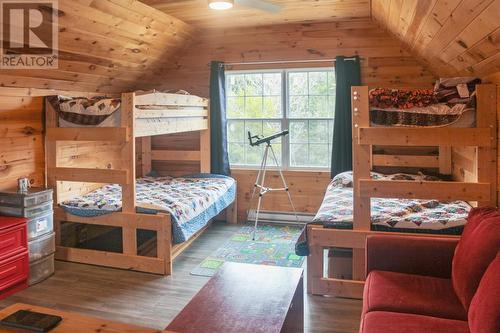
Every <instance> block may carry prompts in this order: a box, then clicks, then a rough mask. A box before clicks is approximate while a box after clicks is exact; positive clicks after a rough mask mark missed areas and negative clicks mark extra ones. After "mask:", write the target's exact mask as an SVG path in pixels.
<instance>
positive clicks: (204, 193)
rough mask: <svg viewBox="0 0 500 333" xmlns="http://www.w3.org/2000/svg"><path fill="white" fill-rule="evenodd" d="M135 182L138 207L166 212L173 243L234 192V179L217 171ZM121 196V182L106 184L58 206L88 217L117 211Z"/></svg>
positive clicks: (226, 202)
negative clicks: (169, 219)
mask: <svg viewBox="0 0 500 333" xmlns="http://www.w3.org/2000/svg"><path fill="white" fill-rule="evenodd" d="M136 184H137V185H136V201H137V203H136V205H137V210H138V211H139V212H142V213H156V212H166V213H169V214H170V215H171V219H172V225H173V230H174V237H175V236H177V237H175V238H176V241H175V242H176V243H179V242H182V241H185V240H187V239H188V238H189V236H191V235H192V234H193V233H194V232H196V231H198V230H199V229H200V228H201V227H203V226H204V225H205V224H206V223H207V222H208V221H209V220H210V219H211V218H212V217H214V216H216V215H217V214H218V213H219V212H220V211H222V210H223V209H224V208H226V207H227V206H228V205H229V204H231V203H232V202H233V201H234V198H235V195H236V193H235V187H236V186H235V181H234V179H232V178H230V177H225V176H219V175H207V174H201V175H196V176H193V177H184V178H172V177H143V178H139V179H137V182H136ZM121 200H122V194H121V186H120V185H118V184H109V185H105V186H103V187H101V188H99V189H97V190H95V191H92V192H90V193H88V194H86V195H84V196H79V197H75V198H73V199H71V200H68V201H65V202H63V203H62V204H61V206H62V207H63V208H64V209H65V210H66V211H68V212H69V213H71V214H73V215H78V216H85V217H89V216H99V215H103V214H108V213H111V212H116V211H120V210H121V206H122V202H121Z"/></svg>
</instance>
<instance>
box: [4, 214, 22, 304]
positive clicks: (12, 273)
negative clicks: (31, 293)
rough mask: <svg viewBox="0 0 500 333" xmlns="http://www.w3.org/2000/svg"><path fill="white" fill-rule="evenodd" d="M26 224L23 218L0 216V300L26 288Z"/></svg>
mask: <svg viewBox="0 0 500 333" xmlns="http://www.w3.org/2000/svg"><path fill="white" fill-rule="evenodd" d="M26 222H27V219H25V218H20V217H7V216H0V299H2V298H5V297H7V296H9V295H12V294H13V293H15V292H17V291H20V290H22V289H24V288H26V287H27V286H28V285H27V280H28V275H29V254H28V231H27V225H26Z"/></svg>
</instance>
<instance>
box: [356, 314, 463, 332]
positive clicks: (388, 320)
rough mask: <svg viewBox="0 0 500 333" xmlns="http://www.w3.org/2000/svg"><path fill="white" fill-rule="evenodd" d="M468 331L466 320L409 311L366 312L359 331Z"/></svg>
mask: <svg viewBox="0 0 500 333" xmlns="http://www.w3.org/2000/svg"><path fill="white" fill-rule="evenodd" d="M402 332H404V333H422V332H429V333H431V332H432V333H450V332H453V333H469V332H470V331H469V326H468V325H467V322H466V321H462V320H454V319H444V318H436V317H430V316H422V315H416V314H410V313H396V312H384V311H374V312H369V313H367V314H366V315H365V316H364V317H363V319H362V321H361V328H360V333H402Z"/></svg>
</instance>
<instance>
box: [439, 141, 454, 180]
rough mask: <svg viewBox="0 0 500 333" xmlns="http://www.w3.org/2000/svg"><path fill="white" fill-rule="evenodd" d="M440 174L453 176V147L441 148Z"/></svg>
mask: <svg viewBox="0 0 500 333" xmlns="http://www.w3.org/2000/svg"><path fill="white" fill-rule="evenodd" d="M439 173H440V174H443V175H449V174H451V146H439Z"/></svg>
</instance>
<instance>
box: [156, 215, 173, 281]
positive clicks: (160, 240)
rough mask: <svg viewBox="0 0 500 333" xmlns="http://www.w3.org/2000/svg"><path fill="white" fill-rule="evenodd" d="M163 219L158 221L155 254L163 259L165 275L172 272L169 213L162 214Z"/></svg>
mask: <svg viewBox="0 0 500 333" xmlns="http://www.w3.org/2000/svg"><path fill="white" fill-rule="evenodd" d="M163 216H164V221H162V222H161V223H160V227H159V230H158V231H157V234H156V240H157V248H156V251H157V252H158V253H157V254H156V255H157V257H158V258H159V259H162V260H163V261H164V269H165V273H164V274H165V275H170V274H172V224H171V219H170V215H163Z"/></svg>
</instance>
